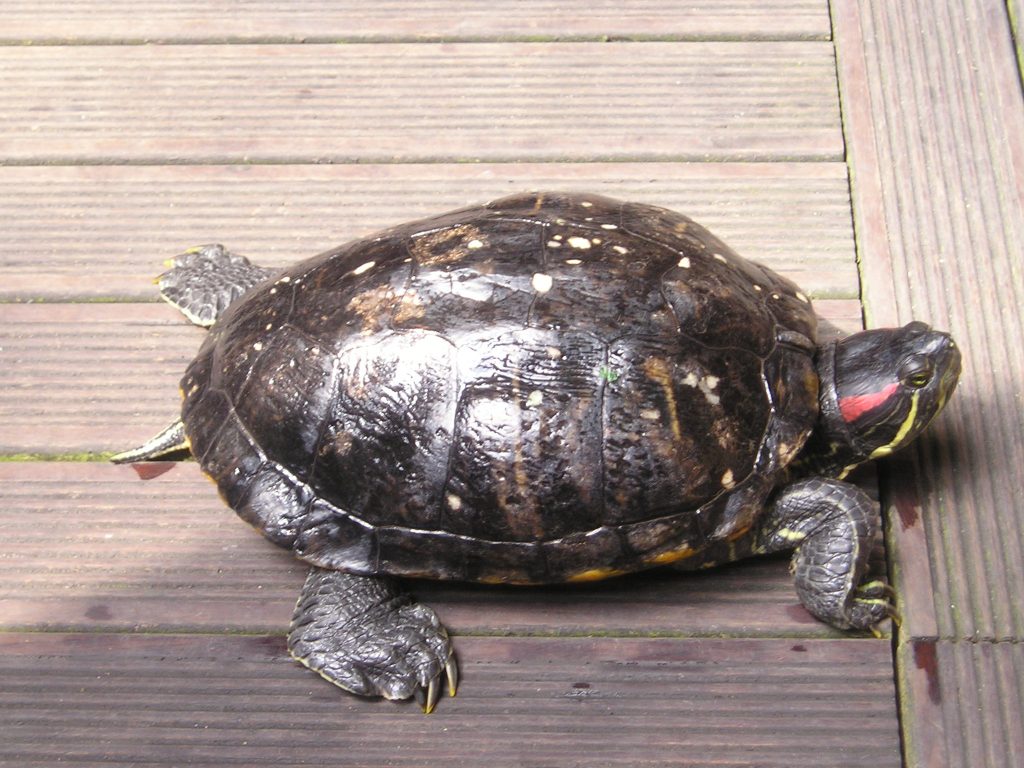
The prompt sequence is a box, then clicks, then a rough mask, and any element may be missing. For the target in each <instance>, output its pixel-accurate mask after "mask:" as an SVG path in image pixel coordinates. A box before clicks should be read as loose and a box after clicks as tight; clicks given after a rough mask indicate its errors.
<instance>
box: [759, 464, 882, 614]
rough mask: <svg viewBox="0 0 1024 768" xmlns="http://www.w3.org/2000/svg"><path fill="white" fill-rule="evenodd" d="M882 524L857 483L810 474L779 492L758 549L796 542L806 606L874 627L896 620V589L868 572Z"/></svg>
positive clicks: (797, 571) (779, 547)
mask: <svg viewBox="0 0 1024 768" xmlns="http://www.w3.org/2000/svg"><path fill="white" fill-rule="evenodd" d="M880 522H881V521H880V519H879V514H878V509H877V507H876V505H875V503H874V502H873V501H872V500H871V498H870V497H869V496H868V495H867V494H866V493H864V491H862V490H861V489H860V488H858V487H857V486H855V485H851V484H850V483H844V482H842V481H841V480H832V479H826V478H820V477H812V478H809V479H807V480H802V481H800V482H796V483H792V484H791V485H788V486H786V487H784V488H783V489H782V490H781V491H780V492H779V494H778V496H777V497H776V498H775V500H774V502H773V503H772V505H771V506H770V507H769V509H768V512H767V515H766V516H765V519H764V520H763V521H762V523H761V527H760V530H759V531H758V534H757V538H756V541H755V544H754V550H755V551H756V552H760V553H767V552H777V551H782V550H787V549H794V547H795V551H794V552H793V561H792V570H793V576H794V581H795V584H796V591H797V594H798V595H799V597H800V601H801V602H802V603H803V604H804V607H805V608H807V610H808V611H810V612H811V613H812V614H814V615H815V616H817V617H818V618H819V619H821V620H822V621H824V622H826V623H828V624H831V625H832V626H834V627H838V628H840V629H866V630H871V631H873V632H874V631H875V627H876V626H877V625H878V624H880V623H881V622H882V621H884V620H885V619H889V618H891V619H898V615H897V613H896V610H895V608H894V607H893V605H892V603H891V602H890V600H889V598H890V597H892V594H893V593H892V590H891V589H890V588H889V587H888V586H887V585H885V584H884V582H881V581H879V580H877V579H871V578H869V577H868V572H869V560H870V556H871V549H872V546H873V545H874V542H875V538H876V536H877V534H878V530H879V525H880Z"/></svg>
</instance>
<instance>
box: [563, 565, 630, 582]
mask: <svg viewBox="0 0 1024 768" xmlns="http://www.w3.org/2000/svg"><path fill="white" fill-rule="evenodd" d="M624 573H625V571H621V570H618V569H617V568H590V569H589V570H586V571H580V572H579V573H574V574H573V575H572V576H570V577H569V578H568V579H566V581H569V582H573V583H575V582H581V581H600V580H602V579H610V578H612V577H613V576H621V575H623V574H624Z"/></svg>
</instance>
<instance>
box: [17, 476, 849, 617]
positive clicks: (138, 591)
mask: <svg viewBox="0 0 1024 768" xmlns="http://www.w3.org/2000/svg"><path fill="white" fill-rule="evenodd" d="M25 521H31V524H30V525H26V523H25ZM305 574H306V566H304V565H303V564H302V563H300V562H298V561H297V560H296V559H295V558H294V557H293V556H292V555H291V553H289V552H287V551H285V550H283V549H280V548H278V547H275V546H274V545H273V544H271V543H270V542H268V541H266V540H265V539H264V538H263V537H262V536H259V535H258V534H257V533H255V532H254V531H253V530H252V529H251V528H249V526H247V525H245V524H244V523H243V522H242V521H241V520H239V519H238V518H237V516H236V515H235V514H234V513H233V512H232V511H231V510H230V509H228V508H227V507H226V506H225V505H224V503H223V502H222V501H221V500H220V498H219V497H218V496H217V493H216V490H215V488H214V487H213V485H212V484H211V483H210V482H209V481H208V480H207V479H206V478H205V477H203V475H202V473H201V472H200V471H199V468H198V466H197V465H196V464H195V463H194V462H186V463H164V464H148V465H140V466H139V467H116V466H113V465H110V464H106V463H92V462H87V463H82V462H67V463H49V462H38V463H33V464H30V465H20V464H11V463H7V464H4V463H0V629H12V628H16V629H20V630H39V629H50V630H60V629H68V628H74V629H78V630H105V631H111V630H120V631H125V630H128V631H131V630H135V631H138V630H155V631H160V632H168V631H173V632H180V631H182V630H193V631H200V630H201V631H206V632H211V631H212V632H221V631H225V630H229V631H245V632H254V631H256V632H272V633H275V634H282V633H284V632H285V630H286V628H287V626H288V621H289V619H290V618H291V612H292V609H293V607H294V605H295V600H296V599H297V597H298V594H299V589H300V587H301V586H302V582H303V580H304V579H305ZM414 589H415V592H416V594H417V595H418V596H419V597H420V598H421V599H422V600H424V601H425V602H427V603H429V604H430V605H432V606H434V607H435V608H436V609H437V610H438V613H439V615H440V616H441V617H442V619H443V620H444V622H445V624H446V626H447V627H448V628H449V629H451V630H452V631H454V632H455V633H456V634H460V635H461V634H467V633H468V634H509V633H514V634H517V635H523V634H545V635H573V634H582V635H590V634H595V633H597V634H613V635H630V634H636V633H641V634H648V635H657V634H668V635H694V636H700V635H705V636H717V635H723V634H725V635H730V636H768V637H777V636H779V635H789V636H793V637H798V636H799V637H841V636H842V634H841V633H839V632H837V631H835V630H832V629H830V628H829V627H826V626H825V625H823V624H822V623H821V622H818V621H816V620H814V619H813V618H812V617H811V616H810V615H809V614H807V612H806V611H804V609H803V608H802V607H801V606H800V604H799V601H798V600H797V597H796V593H795V592H794V590H793V581H792V577H791V576H790V575H789V571H788V562H787V560H786V559H778V558H775V559H765V558H761V559H757V560H751V561H749V562H746V563H742V564H738V565H736V566H732V567H729V568H723V569H718V570H716V571H714V572H711V571H706V572H702V573H699V574H679V573H672V572H658V573H650V574H643V575H638V576H635V577H631V578H624V579H616V580H612V581H608V582H603V583H598V584H591V585H577V586H568V587H564V588H555V589H552V588H545V589H523V588H509V589H499V588H494V587H477V586H472V585H457V584H427V583H417V584H416V585H415V588H414Z"/></svg>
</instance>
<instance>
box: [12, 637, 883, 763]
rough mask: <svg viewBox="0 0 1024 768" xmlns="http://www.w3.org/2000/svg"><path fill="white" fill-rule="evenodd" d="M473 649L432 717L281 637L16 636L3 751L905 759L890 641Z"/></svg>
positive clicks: (33, 759)
mask: <svg viewBox="0 0 1024 768" xmlns="http://www.w3.org/2000/svg"><path fill="white" fill-rule="evenodd" d="M459 651H460V662H461V666H462V670H463V680H462V683H461V686H460V689H459V694H458V696H457V697H455V698H454V699H449V698H447V697H446V698H444V699H442V701H441V703H440V705H439V707H438V709H437V711H436V712H435V713H434V714H433V715H432V716H430V717H424V716H422V715H420V714H418V713H417V712H416V711H415V708H414V705H405V706H401V705H395V704H390V703H386V702H373V701H371V702H367V701H361V700H357V699H355V698H354V697H351V696H348V695H347V694H344V693H343V692H341V691H339V690H337V689H335V688H332V687H331V686H329V685H327V684H326V683H324V682H323V681H321V680H319V679H318V678H316V677H314V676H313V675H312V674H310V673H309V672H307V671H305V670H303V669H301V668H300V667H298V666H297V665H296V664H294V662H292V661H291V660H290V659H288V658H287V655H286V652H285V649H284V645H283V641H282V640H280V639H278V638H266V637H262V636H255V637H245V636H220V637H210V636H206V637H204V636H190V635H181V636H168V635H164V636H137V635H102V634H100V635H96V634H93V635H45V634H44V635H34V634H7V635H0V677H2V679H3V681H4V684H3V690H2V692H0V703H2V706H0V728H2V729H3V733H4V738H3V740H2V741H0V761H3V762H5V763H7V762H9V764H12V765H14V764H17V765H50V764H57V763H61V764H68V763H69V762H70V763H74V764H75V765H77V766H92V765H98V764H100V763H106V762H123V763H137V764H148V765H182V764H189V765H215V766H223V765H235V764H244V765H249V766H259V765H268V764H272V765H274V766H292V765H295V766H298V765H311V764H312V765H382V764H387V765H396V766H404V765H423V764H425V763H428V762H430V763H433V762H437V763H444V762H453V761H454V762H456V763H458V762H461V761H462V760H463V759H465V757H466V756H467V755H471V756H472V758H471V759H472V762H473V763H481V764H483V763H486V764H487V765H492V766H496V767H498V766H524V765H527V766H541V765H560V766H580V767H583V766H592V765H594V762H595V759H596V760H597V761H598V762H599V763H600V764H601V765H603V766H604V765H607V766H619V765H622V766H655V765H659V766H660V765H680V764H685V765H687V766H694V767H695V768H700V767H702V766H709V767H710V766H716V767H717V768H721V767H722V766H731V767H735V768H739V767H740V766H763V767H768V766H786V768H790V767H792V766H807V767H809V766H815V767H823V768H825V767H828V766H851V765H872V766H879V767H880V768H881V767H882V766H890V767H892V768H896V766H899V765H900V747H899V741H898V736H897V731H896V720H895V701H894V695H893V686H892V680H891V674H890V673H891V668H890V660H889V653H888V646H887V644H886V643H885V642H883V641H876V640H865V641H863V642H846V641H813V640H806V641H804V640H801V641H798V642H794V641H793V640H792V639H780V640H756V641H745V640H677V639H670V640H657V639H653V640H652V639H622V638H554V639H553V638H488V637H464V638H459ZM595 756H596V757H595Z"/></svg>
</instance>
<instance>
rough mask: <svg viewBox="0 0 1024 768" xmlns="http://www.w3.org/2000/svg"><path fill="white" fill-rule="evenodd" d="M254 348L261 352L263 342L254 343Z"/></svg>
mask: <svg viewBox="0 0 1024 768" xmlns="http://www.w3.org/2000/svg"><path fill="white" fill-rule="evenodd" d="M252 348H253V349H255V350H256V351H257V352H259V351H260V350H261V349H263V343H262V342H259V341H257V342H256V343H255V344H253V345H252Z"/></svg>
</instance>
